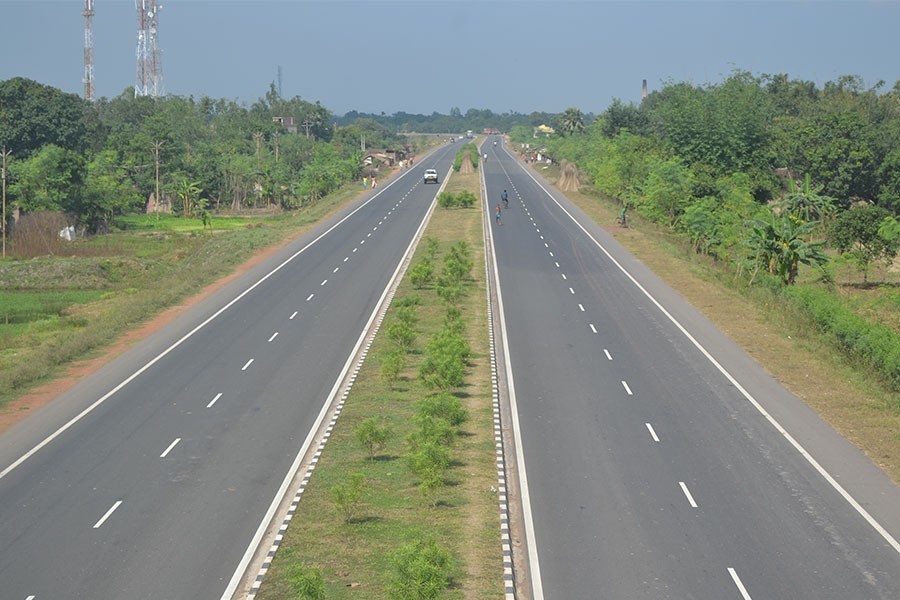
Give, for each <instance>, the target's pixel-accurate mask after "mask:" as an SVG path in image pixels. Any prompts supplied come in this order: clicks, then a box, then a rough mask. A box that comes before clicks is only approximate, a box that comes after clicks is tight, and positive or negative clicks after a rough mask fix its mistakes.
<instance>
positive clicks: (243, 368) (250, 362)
mask: <svg viewBox="0 0 900 600" xmlns="http://www.w3.org/2000/svg"><path fill="white" fill-rule="evenodd" d="M252 364H253V359H252V358H251V359H250V360H248V361H247V364H246V365H244V366H243V367H241V371H246V370H247V367H249V366H250V365H252Z"/></svg>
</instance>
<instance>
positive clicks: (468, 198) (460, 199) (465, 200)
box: [456, 190, 478, 208]
mask: <svg viewBox="0 0 900 600" xmlns="http://www.w3.org/2000/svg"><path fill="white" fill-rule="evenodd" d="M477 200H478V198H476V197H475V194H473V193H472V192H470V191H469V190H463V191H461V192H460V193H459V194H458V195H457V196H456V204H457V205H458V206H459V207H460V208H472V206H474V205H475V202H476V201H477Z"/></svg>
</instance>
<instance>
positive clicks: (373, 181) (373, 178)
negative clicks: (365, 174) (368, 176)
mask: <svg viewBox="0 0 900 600" xmlns="http://www.w3.org/2000/svg"><path fill="white" fill-rule="evenodd" d="M376 185H378V182H377V181H375V176H374V175H372V189H373V190H374V189H375V186H376Z"/></svg>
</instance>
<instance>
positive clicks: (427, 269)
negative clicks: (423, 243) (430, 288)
mask: <svg viewBox="0 0 900 600" xmlns="http://www.w3.org/2000/svg"><path fill="white" fill-rule="evenodd" d="M432 281H434V263H432V262H431V260H429V259H428V258H427V257H425V256H423V257H422V258H420V259H419V261H418V262H416V264H414V265H413V266H412V268H411V269H410V270H409V282H410V283H411V284H412V285H413V287H414V288H416V289H417V290H420V289H422V288H423V287H425V286H427V285H429V284H430V283H431V282H432Z"/></svg>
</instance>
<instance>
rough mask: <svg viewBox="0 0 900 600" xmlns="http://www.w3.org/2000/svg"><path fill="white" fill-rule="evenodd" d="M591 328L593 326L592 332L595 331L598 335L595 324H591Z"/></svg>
mask: <svg viewBox="0 0 900 600" xmlns="http://www.w3.org/2000/svg"><path fill="white" fill-rule="evenodd" d="M590 326H591V331H593V332H594V333H597V328H596V327H594V324H593V323H590Z"/></svg>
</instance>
